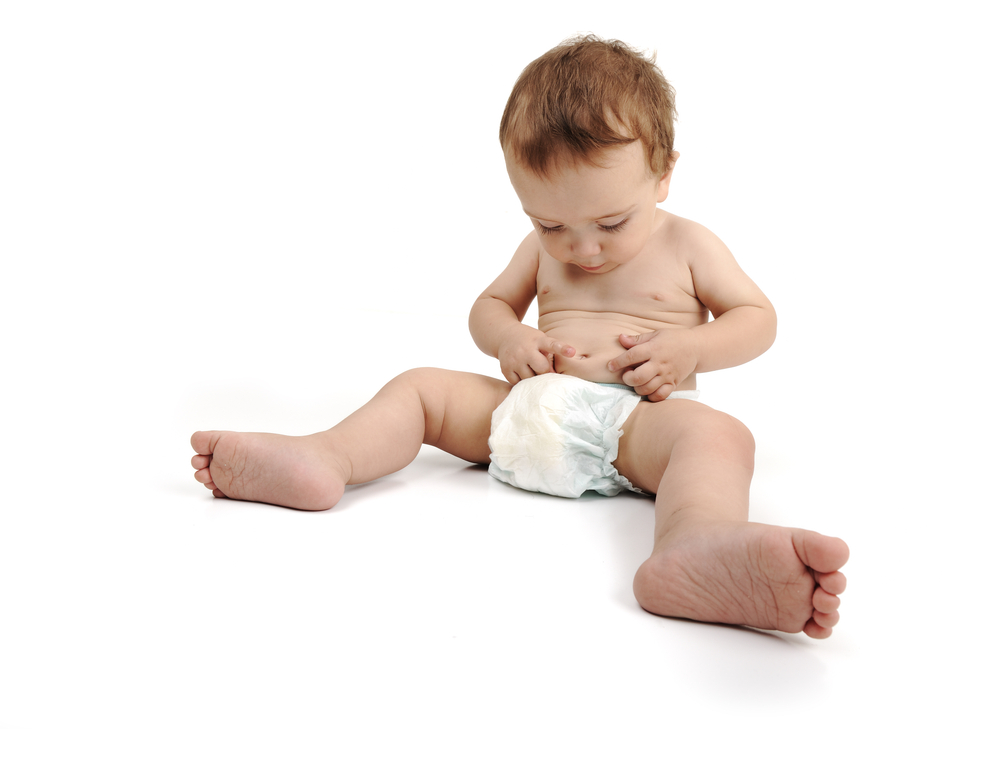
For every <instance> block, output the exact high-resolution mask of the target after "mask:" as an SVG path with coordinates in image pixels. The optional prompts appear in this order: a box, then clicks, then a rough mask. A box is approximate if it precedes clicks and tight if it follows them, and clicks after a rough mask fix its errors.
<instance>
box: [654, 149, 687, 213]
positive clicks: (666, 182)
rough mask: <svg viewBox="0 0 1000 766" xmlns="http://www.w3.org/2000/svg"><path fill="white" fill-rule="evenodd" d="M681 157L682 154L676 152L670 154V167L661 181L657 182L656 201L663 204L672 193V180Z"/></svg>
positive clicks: (661, 177)
mask: <svg viewBox="0 0 1000 766" xmlns="http://www.w3.org/2000/svg"><path fill="white" fill-rule="evenodd" d="M680 156H681V153H680V152H677V151H674V152H671V153H670V167H668V168H667V170H666V172H665V173H664V174H663V175H661V176H660V180H659V181H657V186H656V201H657V202H663V200H665V199H666V198H667V194H668V193H669V191H670V178H671V177H672V176H673V174H674V168H675V167H676V166H677V160H678V158H679V157H680Z"/></svg>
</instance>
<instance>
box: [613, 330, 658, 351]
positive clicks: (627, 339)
mask: <svg viewBox="0 0 1000 766" xmlns="http://www.w3.org/2000/svg"><path fill="white" fill-rule="evenodd" d="M655 334H656V333H652V332H644V333H642V334H641V335H626V334H625V333H622V334H621V335H619V336H618V342H619V343H621V344H622V345H623V346H625V348H632V347H634V346H638V345H639V344H640V343H645V342H646V341H648V340H649V339H650V338H652V337H653V335H655Z"/></svg>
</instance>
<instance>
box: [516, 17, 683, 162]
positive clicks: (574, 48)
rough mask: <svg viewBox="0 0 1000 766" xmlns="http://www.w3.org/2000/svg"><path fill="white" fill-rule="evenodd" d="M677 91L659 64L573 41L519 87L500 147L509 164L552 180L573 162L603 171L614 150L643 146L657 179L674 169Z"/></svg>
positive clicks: (525, 75) (593, 40) (530, 70)
mask: <svg viewBox="0 0 1000 766" xmlns="http://www.w3.org/2000/svg"><path fill="white" fill-rule="evenodd" d="M675 116H676V112H675V109H674V89H673V88H672V87H671V86H670V83H668V82H667V81H666V79H665V78H664V77H663V73H662V72H660V70H659V68H658V67H657V66H656V64H655V63H654V59H653V58H646V57H645V56H643V55H642V54H640V53H638V52H637V51H634V50H633V49H632V48H630V47H628V46H627V45H625V44H624V43H621V42H618V41H617V40H601V39H600V38H598V37H595V36H593V35H587V36H585V37H578V38H574V39H572V40H567V41H566V42H563V43H561V44H560V45H558V46H556V47H555V48H553V49H552V50H550V51H549V52H548V53H546V54H544V55H543V56H541V57H539V58H537V59H535V60H534V61H532V62H531V63H530V64H528V66H527V67H525V69H524V71H523V72H521V76H520V77H519V78H518V80H517V82H516V83H515V84H514V89H513V91H511V94H510V98H509V99H508V101H507V108H506V109H505V110H504V114H503V119H502V120H501V121H500V144H501V146H502V147H503V150H504V155H505V156H506V157H507V160H508V162H510V161H512V160H513V162H515V163H516V164H517V165H520V166H521V167H522V168H525V169H527V170H530V171H532V172H533V173H534V174H535V175H537V176H540V177H543V178H546V177H548V176H549V173H550V171H551V170H552V168H553V167H554V166H556V165H560V164H563V163H565V162H567V161H569V162H570V163H572V164H574V165H577V164H579V163H581V162H583V163H586V164H589V165H600V159H601V155H602V154H603V153H604V152H605V151H607V150H608V149H611V148H612V147H616V146H622V145H625V144H630V143H632V142H634V141H640V142H641V143H642V147H643V151H644V153H645V157H646V165H647V168H648V170H649V173H650V175H651V176H661V175H662V174H664V173H666V172H667V171H668V170H670V168H671V167H672V165H673V162H674V159H675V156H674V117H675Z"/></svg>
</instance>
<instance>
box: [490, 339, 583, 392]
mask: <svg viewBox="0 0 1000 766" xmlns="http://www.w3.org/2000/svg"><path fill="white" fill-rule="evenodd" d="M556 354H559V356H564V357H566V358H567V359H572V358H573V357H574V356H576V349H574V348H573V347H572V346H569V345H567V344H565V343H563V342H562V341H558V340H556V339H555V338H550V337H549V336H548V335H546V334H545V333H543V332H542V331H541V330H536V329H535V328H533V327H528V326H527V325H520V327H517V328H515V329H514V330H513V331H512V332H511V333H510V334H509V335H508V336H507V337H506V338H505V339H504V341H503V342H502V343H501V344H500V349H499V351H498V352H497V359H499V361H500V370H501V371H502V372H503V376H504V377H505V378H507V380H508V382H510V383H513V384H517V383H518V382H519V381H522V380H525V379H527V378H533V377H534V376H536V375H544V374H545V373H547V372H555V369H554V368H553V366H552V361H553V358H554V356H555V355H556Z"/></svg>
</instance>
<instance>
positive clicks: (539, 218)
mask: <svg viewBox="0 0 1000 766" xmlns="http://www.w3.org/2000/svg"><path fill="white" fill-rule="evenodd" d="M521 210H524V208H521ZM633 210H635V205H632V207H630V208H628V209H627V210H623V211H622V212H620V213H608V214H607V215H600V216H598V217H597V218H595V219H593V220H595V221H603V220H604V219H605V218H617V217H618V216H620V215H628V214H629V213H631V212H632V211H633ZM524 214H525V215H526V216H528V217H529V218H534V219H535V220H536V221H552V222H553V223H556V220H555V219H554V218H545V217H543V216H539V215H535V214H534V213H529V212H528V211H527V210H524ZM559 225H560V226H561V225H562V224H561V223H560V224H559Z"/></svg>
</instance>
